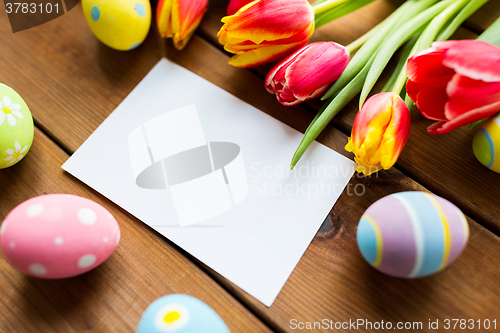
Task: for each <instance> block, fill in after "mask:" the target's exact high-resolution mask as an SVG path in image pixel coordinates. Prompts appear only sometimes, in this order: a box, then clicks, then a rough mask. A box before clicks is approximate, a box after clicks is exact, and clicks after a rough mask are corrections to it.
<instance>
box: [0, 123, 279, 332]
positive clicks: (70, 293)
mask: <svg viewBox="0 0 500 333" xmlns="http://www.w3.org/2000/svg"><path fill="white" fill-rule="evenodd" d="M67 158H68V155H67V154H66V153H64V152H63V151H62V150H61V149H60V148H58V147H57V146H56V145H55V144H54V143H53V142H52V141H50V140H49V139H48V138H47V137H46V136H45V135H44V134H42V133H41V132H40V131H39V130H38V129H36V131H35V141H34V145H33V147H32V149H31V151H30V152H29V154H28V155H27V156H26V158H25V159H24V160H23V161H22V162H20V163H19V164H18V165H16V166H15V167H12V168H9V169H6V170H2V171H1V172H0V184H2V200H1V201H0V220H3V219H4V218H5V216H6V215H7V213H8V212H9V211H10V210H11V209H12V208H14V207H15V206H16V205H17V204H19V203H21V202H23V201H25V200H27V199H29V198H31V197H34V196H37V195H43V194H46V193H70V194H75V195H80V196H83V197H87V198H89V199H92V200H94V201H96V202H98V203H100V204H101V205H103V206H104V207H106V208H107V209H108V210H109V211H110V212H111V213H112V214H113V215H114V216H115V217H116V219H117V220H118V223H119V224H120V229H121V233H122V237H121V241H120V244H119V246H118V248H117V249H116V251H115V253H114V254H113V255H112V256H111V257H110V258H109V259H108V260H107V261H105V262H104V263H103V264H102V265H100V266H99V267H98V268H96V269H94V270H92V271H90V272H89V273H86V274H84V275H81V276H79V277H75V278H70V279H63V280H42V279H36V278H31V277H27V276H24V275H23V274H21V273H19V272H18V271H16V270H15V269H14V268H13V267H12V266H11V265H10V264H9V263H8V262H7V261H6V260H5V257H4V256H3V254H2V255H0V294H1V295H2V297H0V318H1V320H0V332H83V331H92V332H130V331H135V329H136V327H137V324H138V323H139V319H140V317H141V315H142V313H143V311H144V310H145V309H146V307H147V306H148V305H149V304H150V303H151V302H152V301H154V300H155V299H157V298H158V297H161V296H164V295H168V294H173V293H182V294H189V295H192V296H194V297H197V298H199V299H201V300H202V301H204V302H205V303H207V304H208V305H209V306H211V307H212V308H213V309H214V310H215V311H217V312H218V313H219V315H220V316H221V317H222V319H223V320H224V321H225V322H226V324H227V325H228V327H229V329H230V330H231V332H245V333H246V332H270V331H269V329H267V327H265V326H264V325H263V324H262V323H261V322H260V321H259V320H258V319H257V318H255V316H254V315H252V314H251V313H250V312H249V311H248V310H247V309H245V308H244V307H243V306H242V305H241V304H239V303H238V302H237V301H236V300H235V299H234V298H233V297H232V296H231V295H229V294H228V293H227V292H226V291H225V290H224V289H222V288H221V287H220V286H219V285H218V284H217V283H216V282H214V281H213V280H212V279H211V278H210V277H209V276H207V275H206V274H205V273H204V272H203V271H201V270H200V269H199V268H198V267H197V266H196V265H194V264H193V263H192V262H191V261H189V260H188V259H187V258H186V257H185V256H184V255H183V252H182V251H180V250H179V249H177V248H176V246H175V245H173V244H172V243H170V242H168V241H167V240H165V239H164V238H163V237H160V236H158V234H157V233H156V232H154V231H153V230H152V229H150V228H149V227H147V226H146V225H145V224H143V223H142V222H140V221H139V220H137V219H135V218H133V217H132V216H130V215H129V214H127V213H126V212H125V211H124V210H122V209H120V208H118V207H117V206H116V205H114V204H113V203H111V202H110V201H109V200H107V199H105V198H104V197H102V196H101V195H99V194H97V193H96V192H94V191H92V190H91V189H89V188H87V187H86V186H83V185H82V184H81V183H80V182H79V181H78V180H76V179H75V178H73V177H72V176H71V175H69V174H67V173H66V172H64V171H63V170H62V169H61V167H60V166H61V165H62V163H63V162H64V161H65V160H66V159H67Z"/></svg>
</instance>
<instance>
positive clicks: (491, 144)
mask: <svg viewBox="0 0 500 333" xmlns="http://www.w3.org/2000/svg"><path fill="white" fill-rule="evenodd" d="M472 150H473V151H474V155H475V156H476V158H477V159H478V160H479V162H481V163H482V164H483V165H485V166H486V167H488V168H490V169H491V170H493V171H495V172H498V173H500V113H499V114H497V115H496V116H493V117H491V118H489V119H488V120H487V121H486V122H485V123H484V124H483V125H482V126H481V127H480V128H479V129H478V131H477V132H476V134H475V135H474V140H473V141H472Z"/></svg>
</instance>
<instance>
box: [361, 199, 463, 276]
mask: <svg viewBox="0 0 500 333" xmlns="http://www.w3.org/2000/svg"><path fill="white" fill-rule="evenodd" d="M356 238H357V242H358V247H359V249H360V251H361V254H362V255H363V257H364V258H365V260H366V261H368V263H369V264H370V265H372V266H373V267H375V268H376V269H377V270H379V271H381V272H383V273H386V274H389V275H392V276H395V277H402V278H419V277H424V276H428V275H432V274H434V273H437V272H439V271H441V270H443V269H444V268H446V267H448V266H449V265H451V264H452V263H453V262H454V261H455V260H456V259H457V258H458V256H459V255H460V253H462V251H463V250H464V248H465V246H466V245H467V241H468V239H469V225H468V223H467V220H466V219H465V216H464V214H463V213H462V212H461V211H460V209H458V208H457V207H456V206H455V205H453V204H452V203H451V202H449V201H447V200H445V199H443V198H441V197H438V196H436V195H433V194H429V193H425V192H401V193H395V194H391V195H389V196H386V197H384V198H382V199H380V200H378V201H377V202H375V203H374V204H372V205H371V206H370V207H369V208H368V209H367V210H366V212H365V213H364V214H363V216H362V217H361V220H360V221H359V225H358V229H357V233H356Z"/></svg>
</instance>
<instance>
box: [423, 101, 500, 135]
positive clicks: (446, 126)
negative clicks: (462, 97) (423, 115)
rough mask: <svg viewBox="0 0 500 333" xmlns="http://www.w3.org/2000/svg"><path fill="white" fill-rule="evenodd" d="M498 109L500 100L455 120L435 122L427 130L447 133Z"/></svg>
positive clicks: (483, 117) (489, 114)
mask: <svg viewBox="0 0 500 333" xmlns="http://www.w3.org/2000/svg"><path fill="white" fill-rule="evenodd" d="M498 111H500V101H498V102H497V103H494V104H490V105H486V106H483V107H481V108H478V109H475V110H470V111H469V112H466V113H464V114H462V115H461V116H459V117H456V118H455V119H453V120H450V121H447V122H444V121H440V122H437V123H434V124H432V125H431V126H429V127H428V128H427V132H429V133H430V134H433V135H441V134H445V133H448V132H450V131H453V130H454V129H457V128H459V127H462V126H465V125H467V124H471V123H473V122H475V121H479V120H482V119H486V118H489V117H491V116H493V115H495V114H496V113H498Z"/></svg>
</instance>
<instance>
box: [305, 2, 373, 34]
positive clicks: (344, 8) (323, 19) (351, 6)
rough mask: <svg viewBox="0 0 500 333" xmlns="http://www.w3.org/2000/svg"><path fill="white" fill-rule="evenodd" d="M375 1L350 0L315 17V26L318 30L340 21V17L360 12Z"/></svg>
mask: <svg viewBox="0 0 500 333" xmlns="http://www.w3.org/2000/svg"><path fill="white" fill-rule="evenodd" d="M328 1H329V0H327V1H325V2H324V3H326V2H328ZM373 1H374V0H350V1H346V2H344V3H341V4H339V5H337V6H335V7H333V8H331V9H330V10H327V11H324V12H322V13H320V14H317V15H315V17H314V26H315V28H316V29H318V28H319V27H321V26H322V25H324V24H327V23H329V22H331V21H333V20H336V19H338V18H339V17H342V16H344V15H347V14H349V13H351V12H353V11H355V10H358V9H359V8H361V7H364V6H366V5H367V4H369V3H370V2H373ZM322 4H323V2H322V3H319V4H318V6H319V5H322Z"/></svg>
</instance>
